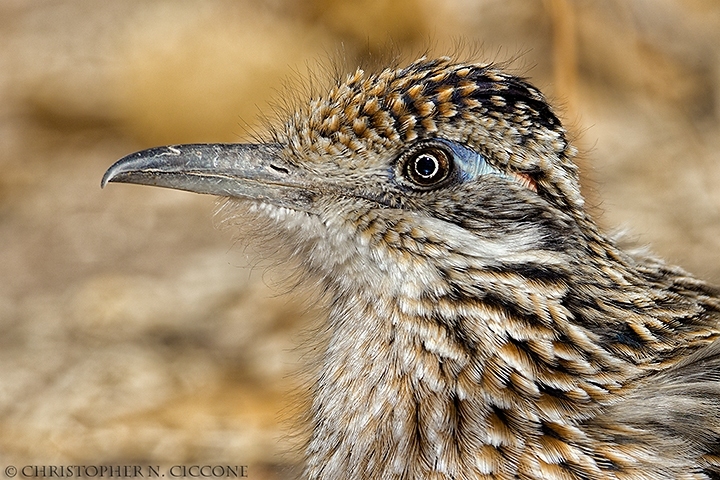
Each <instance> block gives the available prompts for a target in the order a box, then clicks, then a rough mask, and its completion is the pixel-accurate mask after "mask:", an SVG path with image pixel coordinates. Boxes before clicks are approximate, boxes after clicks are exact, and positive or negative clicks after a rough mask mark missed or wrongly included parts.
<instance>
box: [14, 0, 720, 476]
mask: <svg viewBox="0 0 720 480" xmlns="http://www.w3.org/2000/svg"><path fill="white" fill-rule="evenodd" d="M459 40H460V41H461V42H460V43H462V41H464V42H465V43H466V44H469V45H471V46H472V45H481V46H482V48H481V49H480V51H481V54H480V55H479V57H480V58H484V59H495V60H504V59H508V58H512V57H517V56H518V55H519V54H520V55H519V59H517V60H516V61H515V62H514V63H513V64H512V66H511V68H513V69H514V70H515V71H517V72H522V73H524V74H525V75H526V76H529V77H530V78H531V79H532V80H533V82H534V83H535V84H536V85H538V86H539V87H541V88H542V89H543V90H545V92H546V93H548V95H549V96H550V98H552V99H554V100H555V103H556V105H557V106H558V109H559V111H560V112H561V114H563V116H564V118H565V122H566V125H568V127H569V128H570V129H571V131H572V132H573V133H574V135H575V136H576V137H577V139H578V140H577V143H578V144H579V146H580V148H581V150H583V151H584V154H583V158H582V160H581V161H582V166H583V173H584V181H585V185H586V187H587V188H586V193H587V194H588V196H589V198H590V203H591V204H593V205H594V206H595V211H596V213H597V214H598V215H602V217H601V218H602V222H603V224H605V225H607V226H614V227H617V226H620V227H626V228H627V229H628V230H629V231H630V232H631V234H632V235H633V236H634V237H635V238H636V239H637V240H638V241H639V242H640V243H649V244H651V245H652V247H653V250H654V251H655V252H657V253H658V254H661V255H662V256H664V257H666V258H668V259H669V260H671V261H673V262H674V263H679V264H681V265H683V266H684V267H686V268H687V269H689V270H691V271H693V272H696V273H697V274H699V275H701V276H703V277H706V278H709V279H711V280H714V281H715V282H716V283H720V248H719V247H720V192H719V191H718V189H717V188H716V185H717V184H718V183H720V161H719V160H720V153H718V152H720V127H719V123H720V122H719V120H720V48H718V46H717V45H719V44H720V6H719V5H718V3H717V2H716V1H715V0H630V1H620V0H617V1H605V0H583V1H581V0H577V1H573V0H544V1H541V0H537V1H527V0H511V1H507V0H401V1H396V2H390V1H386V2H382V1H379V0H363V1H359V2H340V1H333V0H304V1H301V2H295V1H291V0H267V1H259V0H244V1H239V2H237V1H222V0H203V1H200V0H197V1H191V0H185V1H170V0H167V1H156V2H141V1H139V0H132V1H125V2H94V1H91V0H68V1H42V2H32V3H30V2H21V1H17V0H15V1H11V0H7V1H5V2H3V3H0V52H1V53H0V245H2V248H1V249H0V278H2V281H1V282H0V344H1V348H0V412H2V415H0V460H2V462H1V463H2V464H15V465H24V464H27V463H44V464H51V463H54V464H60V463H65V464H69V463H73V464H99V463H121V462H124V463H128V462H136V463H149V464H166V465H169V464H173V463H185V464H189V463H203V464H205V463H228V464H231V465H235V464H245V465H248V466H249V471H250V476H251V478H255V479H270V478H286V477H291V476H292V475H293V474H294V470H293V467H294V466H295V465H296V464H297V463H298V455H297V453H296V452H295V451H294V450H292V448H291V446H292V444H293V441H292V439H291V438H287V434H288V433H289V432H290V431H292V429H290V428H286V426H287V425H292V420H291V418H292V417H293V416H294V415H295V414H294V413H293V412H295V408H294V407H293V403H294V402H293V400H292V398H291V397H289V396H288V395H289V393H290V392H292V391H293V390H294V389H295V388H296V387H298V383H299V381H298V380H295V378H297V377H295V376H293V372H295V371H296V370H297V365H298V364H299V363H300V362H301V359H300V358H299V357H300V353H299V352H300V351H299V350H298V349H296V348H295V346H296V345H297V344H298V343H300V340H299V339H300V338H301V332H302V331H303V329H304V328H306V327H307V326H308V325H310V324H312V321H313V318H314V317H315V316H316V315H317V312H315V311H314V310H313V309H312V308H311V309H307V308H305V306H303V303H302V302H301V301H300V300H293V299H292V297H287V296H277V295H276V293H277V290H274V289H273V288H270V287H268V286H266V283H269V282H267V281H264V280H263V277H264V275H265V270H264V269H262V268H258V269H255V270H254V271H252V270H250V269H247V268H245V267H244V265H248V264H253V263H254V262H255V259H254V258H252V255H251V254H247V255H249V257H250V258H249V259H247V258H246V253H245V252H244V251H243V250H242V248H241V246H237V245H236V246H235V247H233V241H232V234H231V232H223V231H219V230H217V229H215V228H214V227H213V221H212V219H211V214H212V211H213V204H214V200H213V199H211V198H206V197H203V196H199V195H192V194H186V193H181V192H174V191H168V190H160V189H151V188H143V187H134V186H127V185H126V186H117V185H116V186H111V187H110V188H107V189H106V190H105V191H100V189H99V181H100V177H101V175H102V173H103V172H104V170H105V168H106V167H108V166H109V165H110V164H111V163H112V162H113V161H114V160H115V159H117V158H119V157H121V156H123V155H124V154H127V153H130V152H131V151H134V150H136V149H139V148H143V147H148V146H151V145H157V144H163V143H175V142H195V141H204V142H209V141H235V140H240V139H242V138H244V137H245V138H247V132H249V131H251V130H252V129H253V128H256V127H257V126H258V125H259V124H258V120H257V118H258V112H260V111H263V110H264V111H266V112H269V113H271V110H270V109H269V108H267V102H268V101H269V100H270V99H272V97H273V95H276V96H277V95H282V92H283V89H282V85H283V81H284V80H286V79H287V78H288V77H296V76H297V75H296V73H297V72H301V73H302V72H304V71H305V70H306V66H307V65H308V64H309V65H314V64H316V62H317V61H318V60H323V59H326V58H327V57H328V56H331V57H332V56H335V55H336V54H335V53H334V52H337V51H341V52H342V56H344V60H343V61H344V63H346V64H348V65H355V64H359V63H364V64H367V63H373V62H376V61H377V58H378V57H382V55H383V54H384V52H386V51H387V50H389V49H392V50H395V51H400V52H404V53H405V54H406V55H407V56H408V58H410V57H412V55H413V54H417V53H420V52H422V51H424V50H425V48H426V47H427V46H428V45H431V46H432V48H431V50H432V51H433V52H435V53H445V52H448V51H452V50H454V49H455V46H456V45H457V44H458V42H459Z"/></svg>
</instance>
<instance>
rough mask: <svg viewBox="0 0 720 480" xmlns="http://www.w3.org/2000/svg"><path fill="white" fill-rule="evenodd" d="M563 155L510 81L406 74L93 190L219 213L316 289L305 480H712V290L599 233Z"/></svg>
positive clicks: (144, 164) (570, 153)
mask: <svg viewBox="0 0 720 480" xmlns="http://www.w3.org/2000/svg"><path fill="white" fill-rule="evenodd" d="M574 155H575V149H574V148H573V147H572V146H571V145H570V144H569V143H568V140H567V138H566V133H565V130H564V129H563V127H562V126H561V124H560V121H559V120H558V118H557V116H556V115H555V114H554V113H553V111H552V110H551V108H550V107H549V106H548V104H547V103H546V101H545V99H544V97H543V95H542V94H541V93H540V92H539V91H538V90H536V89H535V88H534V87H532V86H531V85H530V84H528V83H527V82H526V81H524V80H522V79H520V78H517V77H515V76H512V75H509V74H507V73H503V72H502V71H499V70H498V69H496V68H495V67H494V66H492V65H482V64H464V63H454V62H453V61H452V60H451V59H449V58H440V59H435V60H428V59H420V60H418V61H416V62H414V63H412V64H410V65H409V66H406V67H404V68H388V69H386V70H383V71H381V72H380V73H377V74H366V73H364V72H363V71H362V70H357V71H356V72H355V73H354V74H351V75H349V76H348V77H347V78H346V79H344V81H338V82H337V84H336V85H335V86H334V87H333V88H332V89H330V91H329V92H328V93H327V94H326V95H323V96H319V97H317V98H313V99H312V100H310V101H309V103H307V104H305V105H302V106H301V107H300V108H298V109H297V110H296V111H295V112H292V113H291V114H290V115H289V118H288V119H287V121H286V122H285V123H284V125H282V126H279V127H275V128H273V129H271V133H270V135H269V137H268V141H267V143H258V144H217V145H210V144H198V145H176V146H168V147H159V148H153V149H150V150H145V151H142V152H138V153H134V154H132V155H129V156H127V157H125V158H123V159H122V160H120V161H119V162H117V163H116V164H115V165H113V166H112V167H111V168H110V169H109V170H108V171H107V173H106V174H105V177H104V178H103V180H102V185H103V186H104V185H105V184H107V183H108V182H128V183H139V184H146V185H157V186H162V187H170V188H176V189H181V190H189V191H193V192H200V193H209V194H214V195H219V196H225V197H230V198H231V200H230V201H231V202H234V203H236V204H238V205H243V207H244V208H243V209H242V212H244V215H246V216H247V217H248V218H249V217H253V218H255V219H263V220H264V221H265V224H266V225H267V227H266V228H269V229H272V230H273V232H274V233H275V234H276V235H277V236H280V237H281V238H282V239H283V241H285V242H286V243H287V244H288V245H290V247H291V250H292V252H293V253H294V254H295V255H298V256H299V257H300V258H301V259H302V263H303V266H304V268H305V269H306V270H307V271H308V272H309V273H310V274H312V275H314V276H317V277H319V278H320V279H321V280H322V282H323V285H324V287H325V289H326V290H327V291H328V292H329V294H330V295H331V302H330V305H331V306H330V313H329V318H328V323H327V329H328V331H329V339H328V342H327V346H326V349H325V350H324V354H323V358H322V365H321V368H320V369H319V375H318V378H317V382H316V383H315V386H314V389H313V403H312V409H311V422H312V436H311V438H310V440H309V443H308V445H307V449H306V455H307V464H306V468H305V476H306V477H307V478H311V479H334V480H337V479H456V480H460V479H479V478H483V479H485V478H487V479H490V478H492V479H546V480H551V479H600V478H603V479H605V478H609V479H661V478H662V479H666V478H674V479H707V478H714V479H718V478H720V457H719V456H718V455H720V342H718V341H716V339H717V337H718V335H720V297H719V292H718V290H716V289H714V288H712V287H710V286H708V285H707V284H706V283H704V282H702V281H700V280H697V279H695V278H693V277H692V276H690V275H689V274H687V273H686V272H684V271H683V270H681V269H679V268H676V267H672V266H668V265H666V264H664V263H662V262H661V261H659V260H656V259H653V258H649V257H647V256H644V255H637V254H629V253H626V252H624V251H622V250H621V249H620V248H619V247H618V246H617V244H616V241H615V240H614V239H613V238H610V237H608V236H606V235H604V234H602V233H600V231H599V229H598V227H597V226H596V224H595V222H594V221H593V220H592V219H591V218H590V217H589V216H588V213H587V212H586V211H585V209H584V206H583V197H582V196H581V194H580V185H579V181H578V171H577V167H576V165H575V164H574V163H573V157H574ZM243 218H245V217H243Z"/></svg>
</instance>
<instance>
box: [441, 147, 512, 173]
mask: <svg viewBox="0 0 720 480" xmlns="http://www.w3.org/2000/svg"><path fill="white" fill-rule="evenodd" d="M438 142H440V143H442V144H443V145H445V146H447V147H448V148H449V149H450V150H451V151H452V152H453V157H454V158H453V160H454V161H455V165H457V166H458V167H459V170H460V176H461V178H462V179H463V180H464V181H470V180H475V179H476V178H478V177H481V176H483V175H498V176H501V177H505V178H507V175H505V174H503V173H502V172H499V171H498V170H496V169H495V168H493V167H491V166H490V165H489V164H488V163H487V162H486V161H485V157H483V156H482V155H480V154H479V153H477V152H476V151H475V150H471V149H469V148H467V147H466V146H464V145H461V144H459V143H456V142H452V141H450V140H444V139H438Z"/></svg>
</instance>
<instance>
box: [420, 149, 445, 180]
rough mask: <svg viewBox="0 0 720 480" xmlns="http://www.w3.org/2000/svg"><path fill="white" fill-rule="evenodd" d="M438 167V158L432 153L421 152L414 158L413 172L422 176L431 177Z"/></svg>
mask: <svg viewBox="0 0 720 480" xmlns="http://www.w3.org/2000/svg"><path fill="white" fill-rule="evenodd" d="M439 168H440V166H439V165H438V160H437V158H435V157H434V156H433V155H430V154H428V153H422V154H420V155H418V156H417V157H416V158H415V173H417V174H418V175H419V176H421V177H422V178H432V176H433V175H435V174H436V173H437V171H438V170H439Z"/></svg>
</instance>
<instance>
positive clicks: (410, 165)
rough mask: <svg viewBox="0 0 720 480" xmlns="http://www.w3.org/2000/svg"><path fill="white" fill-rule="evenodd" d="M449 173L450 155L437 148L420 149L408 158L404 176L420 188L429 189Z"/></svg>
mask: <svg viewBox="0 0 720 480" xmlns="http://www.w3.org/2000/svg"><path fill="white" fill-rule="evenodd" d="M449 173H450V154H449V153H448V152H446V151H445V150H443V149H442V148H439V147H435V146H432V147H425V148H421V149H419V150H417V151H415V152H413V153H412V154H410V155H409V156H408V159H407V161H406V162H405V175H406V176H407V178H408V179H409V180H410V181H412V182H413V183H414V184H416V185H418V186H420V187H431V186H433V185H436V184H438V183H440V182H442V181H443V180H445V179H446V178H447V176H448V174H449Z"/></svg>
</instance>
